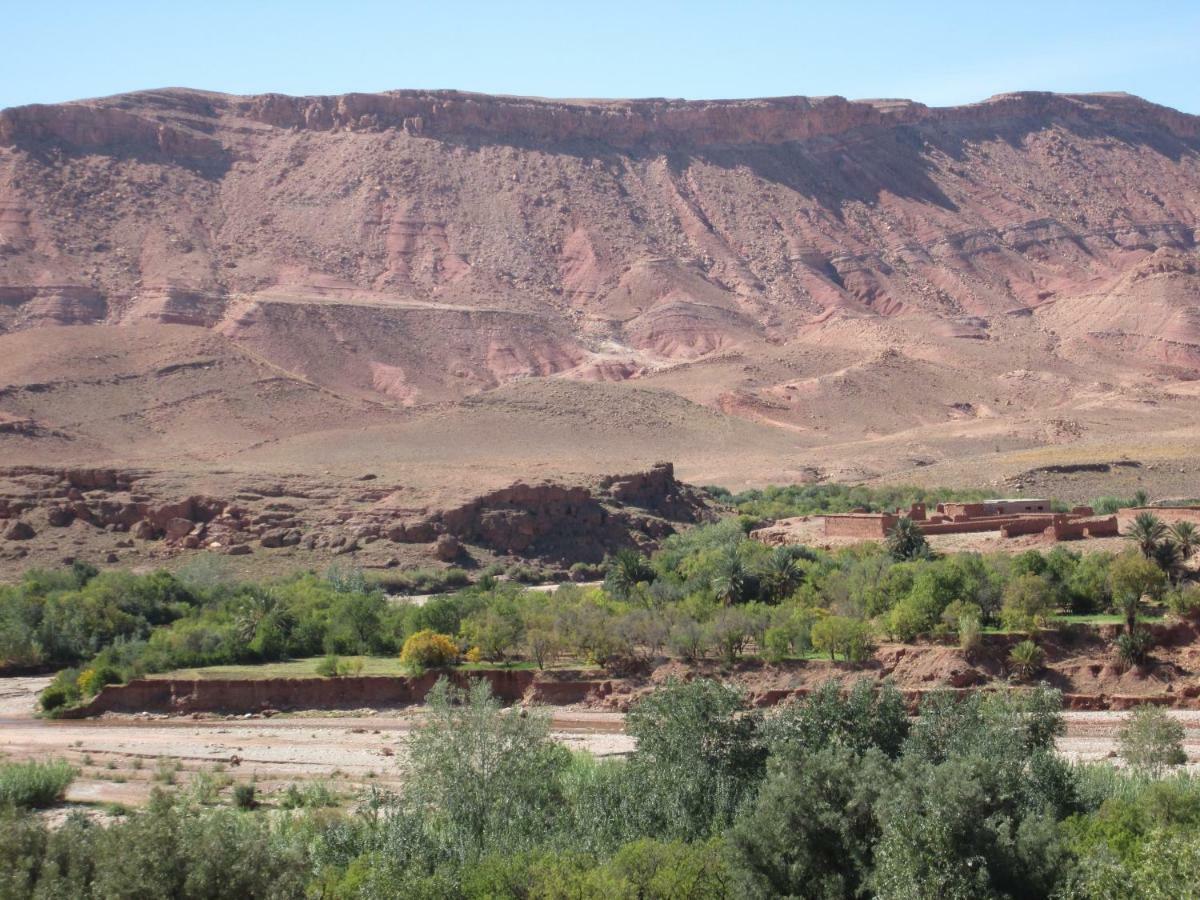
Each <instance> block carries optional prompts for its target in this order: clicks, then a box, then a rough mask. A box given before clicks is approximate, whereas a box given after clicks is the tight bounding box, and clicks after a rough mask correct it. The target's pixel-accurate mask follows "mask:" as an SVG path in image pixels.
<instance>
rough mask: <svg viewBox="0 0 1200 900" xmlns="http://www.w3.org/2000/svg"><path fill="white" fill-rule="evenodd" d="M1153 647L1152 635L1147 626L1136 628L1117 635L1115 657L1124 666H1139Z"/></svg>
mask: <svg viewBox="0 0 1200 900" xmlns="http://www.w3.org/2000/svg"><path fill="white" fill-rule="evenodd" d="M1153 647H1154V635H1152V634H1151V633H1150V629H1148V628H1138V629H1135V630H1134V631H1132V632H1128V631H1127V632H1125V633H1123V634H1121V635H1119V636H1118V637H1117V657H1118V658H1119V659H1120V660H1121V662H1122V663H1124V664H1125V665H1126V666H1140V665H1141V664H1142V663H1144V662H1145V661H1146V657H1148V656H1149V655H1150V650H1151V649H1152V648H1153Z"/></svg>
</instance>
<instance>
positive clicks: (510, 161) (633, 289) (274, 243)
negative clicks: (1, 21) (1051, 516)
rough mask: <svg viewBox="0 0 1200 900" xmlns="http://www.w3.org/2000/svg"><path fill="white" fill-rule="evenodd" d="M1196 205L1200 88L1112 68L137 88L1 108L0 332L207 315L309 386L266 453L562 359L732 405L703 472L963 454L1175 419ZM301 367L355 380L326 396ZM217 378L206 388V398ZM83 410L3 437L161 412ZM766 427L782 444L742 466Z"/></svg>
mask: <svg viewBox="0 0 1200 900" xmlns="http://www.w3.org/2000/svg"><path fill="white" fill-rule="evenodd" d="M1198 218H1200V118H1197V117H1193V116H1187V115H1184V114H1181V113H1178V112H1175V111H1173V110H1169V109H1166V108H1163V107H1158V106H1155V105H1153V104H1150V103H1147V102H1145V101H1142V100H1140V99H1138V98H1135V97H1130V96H1127V95H1073V96H1065V95H1051V94H1017V95H1004V96H1000V97H995V98H992V99H990V100H988V101H985V102H983V103H979V104H974V105H971V106H965V107H956V108H946V109H932V108H928V107H924V106H922V105H920V104H916V103H911V102H908V101H898V100H897V101H893V100H888V101H861V102H850V101H846V100H843V99H841V98H836V97H834V98H819V99H809V98H779V99H771V100H752V101H702V102H683V101H667V100H635V101H549V100H534V99H525V98H510V97H488V96H481V95H471V94H462V93H456V92H418V91H399V92H391V93H387V94H374V95H367V94H356V95H347V96H342V97H303V98H300V97H284V96H279V95H266V96H258V97H232V96H226V95H219V94H211V93H203V92H198V91H188V90H174V89H173V90H162V91H147V92H141V93H137V94H130V95H123V96H119V97H112V98H104V99H100V100H91V101H82V102H79V103H71V104H62V105H58V106H31V107H21V108H15V109H9V110H4V111H2V112H0V329H2V330H3V332H5V334H4V336H3V337H2V338H0V342H3V343H4V344H7V345H8V346H9V347H11V348H18V347H21V346H24V345H26V344H28V342H30V341H33V342H37V343H38V345H39V346H42V345H44V344H43V343H42V342H44V341H46V340H51V339H50V338H49V332H47V331H46V329H47V328H50V327H52V326H60V325H88V326H90V327H92V328H96V329H99V333H101V334H106V335H108V337H107V338H106V339H105V340H107V341H108V342H109V347H110V352H112V353H114V354H117V355H120V354H121V353H123V352H125V347H126V343H127V341H128V340H130V339H131V337H130V336H131V335H133V334H138V335H140V337H139V338H138V340H139V341H142V342H145V341H146V340H149V339H150V338H148V337H147V335H150V334H152V333H155V332H154V328H152V327H151V326H154V327H155V328H159V329H161V328H163V327H164V326H167V325H169V326H173V327H175V328H179V327H184V326H190V327H191V328H192V329H195V330H196V331H197V334H201V333H203V334H207V335H208V337H207V338H206V340H209V341H215V342H218V343H220V344H222V345H223V347H224V349H223V350H222V351H221V355H222V358H224V354H229V359H231V360H232V359H235V358H236V359H239V360H252V361H253V365H249V364H247V363H244V362H239V363H238V364H237V365H233V364H232V363H230V364H228V365H227V366H226V367H225V371H227V372H228V373H229V375H228V378H227V379H225V380H224V381H223V382H222V384H221V387H220V388H219V390H227V391H228V392H229V394H230V397H231V399H230V400H229V402H230V403H235V404H236V403H241V404H245V403H247V402H248V401H247V400H246V397H247V396H249V395H248V394H247V391H248V390H249V389H248V387H247V385H248V384H250V383H251V382H252V380H253V379H255V378H259V377H260V375H259V374H255V372H254V371H252V370H253V368H254V366H265V367H269V368H270V369H271V371H272V372H273V373H274V375H273V377H274V376H278V377H280V378H283V379H288V380H290V382H291V383H292V384H293V385H294V386H295V388H294V390H293V389H289V390H288V391H287V392H276V394H275V395H273V396H271V397H261V396H260V398H259V399H258V400H257V401H255V402H257V403H258V404H259V406H260V412H262V414H263V415H262V416H261V417H260V418H261V420H259V419H256V420H255V422H254V423H253V425H252V427H250V426H247V427H248V428H249V430H248V431H246V433H245V434H242V433H239V434H238V435H236V437H231V439H230V440H231V443H230V444H229V446H228V447H227V452H228V454H231V455H235V456H236V455H237V454H240V453H241V452H242V451H243V448H245V447H246V446H247V443H246V442H247V441H248V440H250V439H251V438H253V439H254V440H256V441H266V444H261V443H259V444H256V445H255V446H256V448H257V449H255V450H254V451H253V452H254V454H256V455H255V457H254V458H255V459H256V460H258V461H259V462H256V464H262V465H269V464H270V460H269V459H268V460H267V461H265V462H262V461H261V460H262V453H263V451H262V449H261V448H262V447H263V446H266V447H270V446H273V442H274V440H275V439H276V438H278V439H279V442H280V446H290V445H295V443H296V440H297V438H299V437H301V436H302V435H303V434H304V433H307V431H312V432H314V433H315V432H317V431H320V432H321V433H322V434H331V433H336V432H337V431H338V430H339V429H343V430H344V429H351V430H353V429H355V428H357V427H360V425H361V427H370V428H375V427H376V426H377V425H379V424H380V422H381V420H383V421H386V422H391V423H393V424H395V425H396V426H397V427H400V430H401V431H402V432H403V431H408V430H410V429H413V428H417V429H418V430H419V428H420V426H419V423H420V422H422V421H426V420H429V421H440V420H441V419H443V418H444V414H445V413H446V412H447V410H448V408H449V407H447V404H450V405H452V406H454V407H455V408H454V413H453V415H452V416H451V417H450V418H451V420H453V421H458V422H463V423H465V422H467V421H468V420H469V419H470V414H469V413H470V408H469V407H458V406H457V404H460V403H461V402H462V401H463V400H464V398H468V397H471V396H473V395H477V394H481V393H484V392H489V391H493V390H495V389H496V388H498V387H501V386H502V385H505V384H509V383H512V382H517V381H523V380H526V379H530V378H534V379H540V378H553V379H564V380H576V381H603V382H614V383H616V384H617V385H618V387H621V388H627V387H633V386H646V387H651V388H655V389H657V390H658V391H660V392H661V391H666V392H669V393H675V394H677V395H679V396H680V397H682V398H684V399H686V400H688V401H691V403H696V404H701V405H702V406H705V407H708V408H709V409H710V410H712V411H713V414H714V415H716V416H718V417H725V418H729V417H733V418H734V419H745V420H748V423H749V424H748V426H747V427H742V426H738V427H737V428H734V429H732V430H731V431H730V434H736V435H738V438H737V440H733V439H730V441H728V442H727V443H726V444H721V445H720V446H717V445H713V446H712V447H708V448H707V449H706V451H705V454H706V455H704V456H703V457H702V458H701V457H700V456H697V457H696V461H695V464H694V471H696V472H697V473H699V472H703V473H704V475H705V476H707V477H710V478H712V479H714V480H717V479H724V480H729V481H731V482H732V481H738V480H748V481H753V480H756V479H762V478H768V477H786V476H787V475H788V473H793V474H794V473H795V472H796V471H799V470H801V469H803V468H805V467H807V466H810V465H812V466H815V467H816V468H817V469H819V470H821V471H823V472H825V473H827V474H831V475H835V476H845V477H850V476H853V477H874V476H877V475H887V474H889V473H897V474H905V473H908V474H911V472H912V471H919V472H920V473H922V474H925V473H930V474H931V476H932V473H936V474H938V475H940V476H944V477H948V478H952V479H953V478H960V477H961V478H973V477H978V476H979V473H982V472H986V473H988V474H989V475H991V474H994V472H995V471H996V470H997V469H998V468H999V469H1003V468H1004V465H1005V460H1007V459H1008V458H1009V457H1008V454H1014V453H1024V452H1028V451H1031V450H1033V449H1036V448H1044V447H1046V446H1050V447H1053V448H1059V449H1058V450H1056V451H1054V452H1056V453H1060V452H1061V453H1067V455H1072V454H1074V455H1077V456H1079V457H1080V458H1084V457H1087V458H1091V457H1105V456H1110V455H1112V454H1113V453H1114V452H1117V451H1116V450H1114V447H1119V445H1120V442H1121V440H1122V438H1123V437H1125V436H1137V438H1138V440H1139V441H1142V442H1143V443H1144V442H1146V441H1147V440H1149V441H1151V443H1153V440H1154V438H1153V436H1154V435H1159V434H1161V435H1164V437H1163V439H1162V442H1161V443H1162V445H1163V446H1166V445H1167V444H1170V445H1171V446H1176V445H1177V444H1178V441H1179V434H1180V430H1181V429H1183V431H1184V433H1186V430H1187V429H1188V428H1191V427H1193V426H1195V425H1196V424H1197V423H1198V422H1200V416H1198V413H1200V407H1197V406H1196V399H1195V392H1193V391H1189V390H1188V389H1187V383H1188V382H1189V381H1191V380H1193V379H1195V378H1196V377H1197V374H1198V372H1200V352H1198V347H1200V333H1198V332H1197V327H1198V325H1200V313H1198V312H1197V306H1196V301H1197V297H1200V274H1198V273H1200V263H1198V256H1197V240H1198V232H1197V229H1198V227H1200V221H1198ZM201 328H203V329H207V331H206V332H200V331H199V329H201ZM129 329H133V330H129ZM139 329H140V330H139ZM169 333H170V334H174V333H173V332H171V331H170V330H169V329H168V330H166V331H162V332H161V334H162V335H164V337H163V340H164V341H178V340H179V339H178V338H177V337H174V336H172V337H170V338H168V337H166V335H168V334H169ZM64 338H65V335H60V336H57V337H55V338H54V339H53V340H61V339H64ZM89 340H100V338H95V337H93V338H89ZM164 346H167V347H170V346H174V345H172V344H170V343H168V344H164ZM189 352H190V351H189ZM20 355H21V354H20V353H16V352H14V353H12V354H10V356H11V357H12V358H15V357H18V356H20ZM13 365H15V364H14V363H12V362H11V361H10V359H9V357H6V358H2V359H0V387H2V386H3V385H4V384H10V383H15V381H16V380H17V373H16V372H15V370H13V368H12V367H13ZM155 390H157V388H155V387H154V386H153V385H151V386H149V387H143V388H142V389H141V391H140V393H139V394H138V395H136V396H134V397H132V398H131V399H130V401H129V402H130V403H132V404H133V405H136V404H137V403H138V402H139V401H141V400H145V399H146V398H147V397H149V399H150V400H153V397H152V396H151V395H153V393H154V391H155ZM314 390H325V391H328V392H331V393H330V396H336V397H337V398H338V400H337V409H336V412H331V418H330V422H329V427H328V428H326V429H318V428H311V427H309V426H308V425H307V423H308V421H309V420H308V419H307V418H306V416H308V415H309V412H310V410H311V404H312V398H313V397H314V396H315V395H314V394H312V391H314ZM147 392H148V393H147ZM260 393H261V392H260ZM12 396H13V395H11V394H8V393H0V412H3V413H5V414H7V415H8V416H10V417H16V418H20V419H22V420H24V419H26V418H29V417H32V418H33V419H35V420H38V421H39V422H41V421H42V420H43V419H44V420H45V421H44V422H43V423H42V425H41V426H40V427H42V428H43V431H44V433H45V434H47V435H51V434H59V435H62V434H65V433H68V432H70V430H71V428H72V427H74V428H76V429H80V428H82V429H84V430H87V428H85V426H84V425H83V424H81V420H80V419H79V417H78V416H74V417H71V416H67V417H66V418H65V419H64V420H63V421H55V415H56V410H58V409H59V408H61V406H55V405H53V404H43V405H42V406H39V404H38V402H37V401H36V399H35V400H28V399H26V400H23V401H21V403H16V402H15V401H14V400H13V399H11V398H12ZM23 396H25V395H23ZM546 396H547V397H551V398H553V397H561V398H563V402H564V403H574V402H577V399H576V394H575V393H572V392H565V393H562V392H560V393H555V392H550V393H549V394H547V395H546ZM630 396H631V398H633V401H632V402H633V406H634V407H636V408H638V409H643V410H653V409H658V406H657V405H655V404H650V406H646V404H645V402H644V398H641V399H638V398H634V397H633V395H630ZM647 396H649V395H647ZM298 398H299V399H298ZM104 402H110V401H104ZM147 402H149V400H147ZM222 402H223V401H218V400H214V401H212V402H211V404H210V405H209V406H207V407H197V409H198V410H200V412H198V413H197V415H198V416H201V417H208V418H211V419H212V420H213V421H214V422H216V423H218V424H221V423H220V420H221V418H222V415H221V412H220V410H221V408H222V407H221V403H222ZM293 404H299V406H298V407H296V408H298V409H301V410H302V411H303V415H300V416H298V417H297V416H293V415H292V412H291V410H292V409H293ZM639 404H640V405H639ZM151 405H152V404H151ZM631 408H632V407H631ZM356 410H357V412H355V411H356ZM544 412H545V410H543V409H541V408H539V412H538V414H537V416H534V417H533V418H522V416H526V417H528V416H533V414H532V413H531V412H530V411H529V409H528V408H527V407H523V406H520V405H519V404H518V405H517V406H515V407H512V409H511V410H510V413H511V415H510V417H509V419H508V421H510V422H511V424H512V428H513V429H514V432H515V433H516V434H518V435H520V434H527V433H529V432H530V430H533V431H536V430H537V429H539V428H541V427H543V425H544V415H543V414H544ZM360 415H361V420H360V419H358V418H356V416H360ZM645 415H648V416H652V417H653V416H655V415H657V413H655V412H653V411H648V412H645ZM538 416H543V418H539V417H538ZM431 417H432V418H431ZM67 419H69V421H68V420H67ZM626 419H628V417H626ZM271 420H275V421H277V422H279V423H280V425H279V427H278V428H277V429H276V430H275V431H274V432H272V433H271V434H265V433H264V432H263V429H266V431H267V432H270V431H271V427H270V426H269V424H264V422H266V423H269V422H270V421H271ZM411 423H418V424H417V425H413V424H411ZM401 426H402V427H401ZM387 427H391V426H387ZM614 427H616V428H620V427H622V426H621V425H620V423H619V422H618V423H617V424H616V425H615V426H614ZM97 428H98V426H97ZM97 428H92V430H91V431H89V432H88V433H87V434H80V435H77V439H76V440H75V441H74V447H73V448H72V446H69V445H70V444H71V443H72V442H70V441H64V439H63V438H61V437H58V438H54V439H53V440H55V441H57V443H55V444H53V445H51V444H50V443H49V442H50V441H51V438H49V437H47V439H46V442H42V443H40V444H39V441H38V440H37V439H36V438H31V437H30V435H29V433H28V432H25V433H22V434H21V435H20V437H19V440H20V444H19V445H18V444H16V443H14V442H15V441H17V440H18V439H17V438H16V437H13V438H8V437H6V436H5V434H6V433H5V432H3V431H0V448H2V449H4V450H5V451H6V452H9V453H12V454H16V455H18V456H25V455H28V454H30V453H33V454H34V455H37V454H39V453H43V452H53V453H55V454H60V455H65V456H70V455H71V454H72V453H75V454H76V455H78V456H83V455H84V453H83V448H85V447H86V448H88V451H87V452H88V453H89V454H96V453H99V454H100V455H102V456H105V457H107V458H121V457H123V456H140V455H141V452H140V450H139V448H140V447H142V446H143V440H144V438H143V436H141V432H136V433H135V432H133V431H130V432H128V433H118V432H117V431H114V428H113V427H109V426H106V429H99V430H97ZM464 429H465V430H464V431H462V432H461V433H462V434H464V435H469V437H467V438H464V439H465V440H468V441H469V442H470V443H469V447H475V453H476V456H478V457H479V458H480V459H483V458H486V456H487V454H488V447H487V443H488V442H487V441H486V440H483V441H481V442H480V443H479V444H478V446H476V445H475V443H473V442H475V441H476V440H477V436H476V434H477V433H476V432H475V431H473V430H471V429H468V428H466V426H465V425H464ZM101 431H103V432H104V433H103V434H101V433H100V432H101ZM668 432H669V429H665V430H662V431H660V433H661V434H664V435H666V434H667V433H668ZM220 433H221V428H217V429H216V432H215V434H216V437H214V440H215V441H217V443H220V440H221V439H220ZM601 433H602V430H601ZM122 434H125V436H124V437H122ZM1166 435H1170V437H1169V438H1168V437H1165V436H1166ZM448 439H449V440H453V438H452V437H451V438H448ZM323 440H325V438H318V439H317V440H316V443H315V444H313V443H312V442H311V441H309V442H308V444H307V445H306V446H310V447H311V446H322V445H323V444H322V441H323ZM639 440H640V439H639ZM646 440H647V441H648V443H645V444H643V445H641V446H645V447H646V453H647V454H651V455H652V454H653V453H654V452H655V450H656V447H657V445H656V444H655V443H654V440H653V439H652V438H647V439H646ZM5 441H9V444H5V443H4V442H5ZM685 443H686V442H685ZM718 443H719V442H718ZM130 444H133V445H136V446H134V447H132V448H131V447H130V446H129V445H130ZM144 446H146V447H151V448H153V447H154V446H157V445H150V444H146V445H144ZM661 447H662V449H663V451H664V452H675V451H676V450H678V449H679V439H678V436H677V435H676V436H674V437H672V438H670V439H669V440H666V439H664V440H663V441H662V443H661ZM33 448H37V449H33ZM751 448H753V449H758V450H763V448H771V449H770V450H769V451H764V452H759V453H757V454H756V463H755V468H754V470H753V471H747V470H746V468H745V464H744V462H745V459H746V453H747V450H748V449H751ZM683 449H684V450H685V451H686V447H685V448H683ZM1143 449H1145V448H1144V447H1143ZM1151 449H1152V448H1151ZM459 450H461V448H456V452H458V451H459ZM145 452H146V453H154V452H157V450H155V449H149V450H146V451H145ZM213 452H214V453H216V451H213ZM281 452H282V451H281ZM1163 452H1164V453H1166V452H1168V451H1166V450H1164V451H1163ZM562 453H563V454H564V455H562V456H554V455H553V454H551V456H553V458H554V459H559V460H560V462H561V464H562V465H564V466H566V465H568V464H569V465H579V461H578V460H575V459H572V458H571V456H572V454H570V451H569V450H564V451H562ZM217 455H220V454H217ZM535 456H537V457H538V458H539V459H542V456H540V455H537V454H535ZM289 459H290V457H287V456H286V455H285V456H282V457H281V458H280V460H279V465H287V464H289V462H288V460H289ZM304 459H305V460H310V461H309V462H306V463H305V464H306V465H310V464H312V463H311V454H310V453H308V452H307V451H306V453H305V454H304ZM1013 459H1014V460H1015V459H1016V457H1013ZM960 463H961V465H960ZM546 464H547V465H550V464H553V460H552V459H551V460H550V461H548V462H547V463H546ZM1013 464H1014V465H1016V463H1015V462H1014V463H1013ZM972 466H973V467H974V468H972ZM964 467H965V468H964ZM680 472H681V474H682V475H683V476H684V477H689V476H690V473H689V468H688V465H687V464H686V463H684V462H683V461H681V465H680ZM446 477H453V476H451V475H447V476H446Z"/></svg>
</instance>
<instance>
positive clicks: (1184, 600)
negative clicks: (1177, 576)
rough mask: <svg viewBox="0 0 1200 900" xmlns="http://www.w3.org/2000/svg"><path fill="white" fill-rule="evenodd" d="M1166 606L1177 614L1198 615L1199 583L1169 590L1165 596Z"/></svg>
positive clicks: (1199, 602)
mask: <svg viewBox="0 0 1200 900" xmlns="http://www.w3.org/2000/svg"><path fill="white" fill-rule="evenodd" d="M1165 599H1166V602H1167V608H1168V609H1170V610H1171V612H1173V613H1175V615H1177V616H1182V617H1183V618H1195V617H1197V616H1200V585H1196V584H1188V585H1185V586H1184V587H1180V588H1177V589H1176V590H1173V591H1170V592H1169V593H1168V594H1167V596H1166V598H1165Z"/></svg>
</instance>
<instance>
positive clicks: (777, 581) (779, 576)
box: [759, 547, 804, 603]
mask: <svg viewBox="0 0 1200 900" xmlns="http://www.w3.org/2000/svg"><path fill="white" fill-rule="evenodd" d="M759 578H760V580H761V582H762V586H763V589H764V594H765V595H766V597H767V599H769V600H770V601H772V602H773V603H779V602H780V601H781V600H783V599H784V598H785V597H787V596H788V595H789V594H791V593H792V591H794V590H796V588H798V587H799V586H800V582H801V581H803V580H804V573H803V572H802V571H801V570H800V565H799V564H798V563H797V561H796V557H795V554H793V553H792V548H790V547H776V548H775V550H774V551H772V553H771V555H770V557H768V559H767V561H766V563H765V565H764V566H763V569H762V572H761V574H760V575H759Z"/></svg>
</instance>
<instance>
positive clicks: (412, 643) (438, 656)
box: [400, 628, 458, 674]
mask: <svg viewBox="0 0 1200 900" xmlns="http://www.w3.org/2000/svg"><path fill="white" fill-rule="evenodd" d="M457 658H458V645H457V644H455V643H454V639H453V638H451V637H450V636H449V635H445V634H438V633H437V632H435V631H431V630H430V629H428V628H425V629H422V630H421V631H418V632H416V633H415V634H413V635H411V636H410V637H409V639H408V640H406V641H405V642H404V649H402V650H401V651H400V664H401V665H402V666H403V667H404V668H405V669H406V670H407V671H409V672H412V673H414V674H415V673H420V672H423V671H425V670H426V669H429V668H436V667H437V666H444V665H446V664H447V663H450V662H453V661H454V660H455V659H457Z"/></svg>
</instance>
